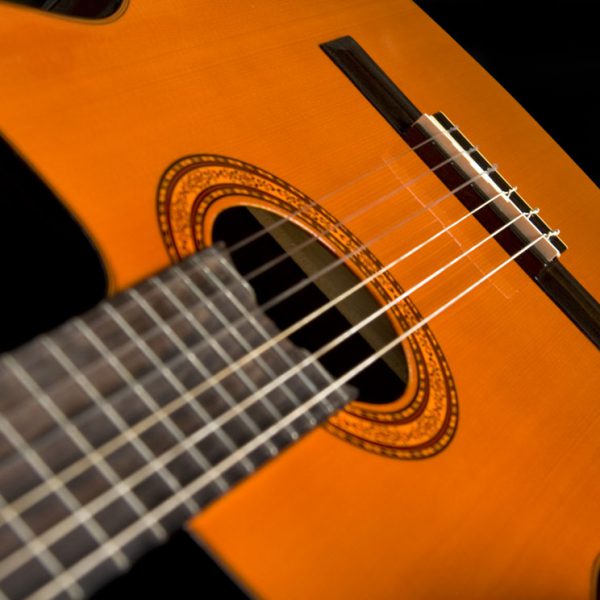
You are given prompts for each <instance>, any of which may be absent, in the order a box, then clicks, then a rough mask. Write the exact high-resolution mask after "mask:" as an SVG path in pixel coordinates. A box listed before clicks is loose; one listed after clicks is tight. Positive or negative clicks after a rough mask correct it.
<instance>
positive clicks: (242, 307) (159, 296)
mask: <svg viewBox="0 0 600 600" xmlns="http://www.w3.org/2000/svg"><path fill="white" fill-rule="evenodd" d="M278 333H279V332H278V330H277V328H276V327H275V326H274V324H273V323H272V322H271V321H270V320H269V319H268V318H267V317H265V316H264V314H262V313H261V311H260V310H259V309H258V307H257V306H256V301H255V298H254V295H253V292H252V290H251V288H250V287H249V286H248V284H247V283H246V282H245V280H244V279H243V278H242V277H241V276H240V275H239V273H237V271H236V270H235V268H234V267H233V265H232V263H231V261H230V260H229V257H228V256H227V254H226V252H225V251H224V250H223V249H221V248H217V247H213V248H210V249H208V250H205V251H203V252H201V253H199V254H197V255H195V256H193V257H192V258H190V259H188V260H186V261H184V262H182V263H180V264H178V265H176V266H174V267H171V268H169V269H167V270H166V271H164V272H162V273H161V274H159V275H157V276H155V277H152V278H150V279H148V280H145V281H144V282H142V283H141V284H140V285H138V286H136V287H134V288H132V289H130V290H127V291H126V292H124V293H122V294H120V295H119V296H116V297H114V298H112V299H110V300H108V301H105V302H102V303H101V304H100V305H99V306H98V307H96V308H95V309H94V310H92V311H91V312H89V313H88V314H86V315H84V316H82V317H78V318H75V319H73V320H71V321H69V322H68V323H67V324H65V325H63V326H62V327H60V328H59V329H57V330H56V331H54V332H52V333H51V334H49V335H44V336H41V337H39V338H36V339H35V340H33V341H32V342H30V343H29V344H27V345H26V346H24V347H22V348H20V349H18V350H17V351H16V352H14V353H12V354H7V355H3V356H2V357H0V409H1V413H2V414H1V420H0V494H1V496H0V503H1V505H2V521H0V559H1V562H0V589H1V590H2V591H3V592H4V594H5V595H6V596H7V597H9V598H22V597H27V596H29V595H31V594H34V593H35V592H38V593H39V594H40V596H41V597H42V596H43V597H45V598H47V597H65V598H77V597H81V596H85V595H88V594H89V593H91V592H93V591H94V590H96V589H98V588H99V587H100V586H101V585H103V584H104V583H106V582H107V581H108V580H110V579H111V578H112V577H113V576H115V575H116V574H118V573H119V572H122V571H124V570H126V569H128V568H129V566H130V565H131V564H132V562H133V561H134V560H135V559H136V558H137V557H139V556H140V555H141V554H143V553H144V552H145V551H147V550H148V549H150V548H151V547H153V546H156V545H157V544H160V543H161V542H163V541H164V540H165V539H166V538H167V537H168V535H169V534H170V533H171V532H173V531H174V530H175V529H177V528H178V527H180V526H181V525H182V524H183V523H184V522H185V521H186V520H187V519H188V518H189V517H190V516H192V515H194V514H195V513H197V512H198V511H200V510H201V509H203V508H204V507H206V506H207V505H208V504H209V503H210V502H212V501H214V500H215V499H217V498H218V497H220V496H221V495H223V494H224V493H225V492H226V491H227V490H228V489H229V488H231V487H232V486H233V485H234V484H235V483H237V482H238V481H240V480H241V479H243V478H245V477H246V476H247V475H249V474H250V473H252V472H253V471H255V470H256V468H257V467H259V466H260V465H262V464H263V463H264V462H265V461H267V460H268V459H270V458H272V457H273V456H275V455H277V454H278V453H279V452H281V450H282V449H284V448H285V447H286V446H288V445H289V444H290V443H292V442H293V441H295V440H296V439H298V438H299V437H300V436H301V435H303V434H304V433H306V432H308V431H310V430H311V429H313V428H314V427H315V426H316V425H317V424H318V423H320V422H322V421H323V420H325V419H326V418H327V417H328V416H330V415H331V414H333V413H334V412H335V411H336V410H337V409H339V408H341V407H342V406H343V405H344V404H346V403H347V402H348V401H350V400H351V399H352V397H353V390H351V389H350V388H348V387H343V388H338V387H337V386H335V385H332V384H333V380H332V378H331V376H330V375H329V374H328V373H327V372H326V371H325V370H324V369H323V368H322V367H321V366H320V365H319V364H318V363H316V362H312V363H311V364H308V365H306V366H305V368H303V369H298V368H295V365H298V363H299V362H300V361H302V360H303V359H305V357H306V353H305V352H304V351H302V350H300V349H298V348H296V347H294V346H293V345H292V344H291V343H290V342H289V341H288V340H286V339H283V340H280V341H278V342H277V343H270V344H269V343H266V342H267V341H268V340H273V338H274V337H275V336H276V335H277V334H278ZM257 349H258V350H257ZM255 350H256V351H255ZM253 351H255V352H253ZM278 378H279V379H280V380H281V382H280V383H279V384H277V385H274V382H277V381H278ZM328 388H331V392H330V393H328V394H327V395H325V397H324V398H323V399H322V400H320V401H319V402H316V403H315V402H314V401H313V402H312V403H311V402H310V401H311V399H313V398H315V396H317V395H318V394H319V393H320V392H322V391H324V390H326V389H328ZM263 390H264V391H263Z"/></svg>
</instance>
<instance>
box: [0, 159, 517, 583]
mask: <svg viewBox="0 0 600 600" xmlns="http://www.w3.org/2000/svg"><path fill="white" fill-rule="evenodd" d="M492 169H493V167H492V168H490V169H488V170H486V171H485V172H484V173H481V174H480V175H477V176H474V177H472V178H471V179H469V180H468V181H466V182H464V183H463V184H461V185H459V186H457V187H456V188H454V189H453V190H450V191H449V192H448V193H446V194H444V195H443V196H441V197H439V198H437V199H435V200H433V201H432V202H430V203H429V204H427V205H425V206H423V207H422V208H421V209H420V210H419V211H417V212H416V213H414V214H413V215H411V216H410V217H408V218H407V219H405V220H404V221H402V222H401V223H399V224H397V226H394V227H393V228H391V229H392V230H394V229H397V228H398V227H399V226H402V225H404V224H406V223H407V222H409V221H410V220H412V218H415V217H416V216H418V215H420V214H423V213H424V212H426V211H428V210H431V209H432V208H434V207H435V206H437V205H438V204H440V203H441V202H442V201H443V200H445V199H446V198H449V197H451V196H452V195H453V194H454V193H456V192H458V191H459V190H460V189H462V188H464V187H466V186H468V185H470V184H471V183H472V182H473V181H475V180H476V179H477V178H479V177H481V176H483V175H485V174H487V173H489V172H490V171H491V170H492ZM510 193H512V190H510V191H508V192H507V193H506V197H508V195H510ZM500 195H501V194H499V196H500ZM490 201H491V199H490V200H489V201H488V202H486V204H488V203H489V202H490ZM480 208H482V207H480ZM476 210H479V209H476ZM473 212H475V211H473ZM470 214H471V213H469V214H467V215H466V216H465V218H466V217H468V216H469V215H470ZM461 221H462V219H461ZM387 233H388V234H389V230H388V231H387ZM442 233H443V232H440V233H438V234H436V236H435V238H437V237H439V236H440V235H441V234H442ZM379 238H381V234H379V235H377V236H376V239H379ZM369 243H372V240H369ZM366 247H367V245H366V244H362V245H361V246H360V247H358V248H356V249H355V250H354V251H352V252H351V253H349V254H346V255H344V256H341V257H340V258H338V259H336V260H335V261H333V262H332V263H329V264H328V265H327V266H326V267H325V268H323V269H322V270H320V271H318V272H316V273H314V274H313V275H312V276H311V277H307V278H304V279H302V280H301V281H300V282H298V283H297V284H295V285H294V286H292V287H291V288H288V289H286V290H284V291H283V292H282V293H280V294H278V295H277V296H275V297H274V298H272V299H271V300H269V301H267V302H266V303H264V304H262V305H261V306H259V307H257V308H255V309H253V310H252V311H250V312H249V313H247V314H246V315H243V316H241V317H240V318H239V319H237V320H236V321H234V322H233V323H231V324H230V327H231V328H237V327H239V326H240V325H242V324H244V323H245V322H246V320H247V318H248V316H251V315H256V316H257V315H259V314H262V313H263V312H265V311H267V310H269V309H271V308H273V307H274V306H276V305H277V304H279V303H280V302H282V301H283V300H285V299H287V298H289V297H290V296H292V295H293V294H295V293H297V292H298V291H300V290H301V289H303V288H304V287H306V286H307V285H309V284H310V283H311V282H312V281H314V280H316V279H317V278H320V277H322V276H323V275H324V274H326V273H327V272H329V271H330V270H331V269H333V268H335V267H336V266H338V265H341V264H343V262H344V261H345V260H346V259H348V258H350V257H352V256H353V255H355V254H356V253H358V252H360V251H361V250H364V249H365V248H366ZM414 251H416V249H415V250H414ZM414 251H413V252H411V253H409V254H407V256H406V257H405V258H407V257H408V256H409V255H410V254H412V253H414ZM403 260H404V259H403ZM398 262H400V261H397V262H396V263H395V264H397V263H398ZM174 268H175V269H178V268H179V267H177V266H176V267H174ZM387 268H390V267H387ZM387 268H386V267H384V268H382V269H381V270H380V272H379V275H381V274H383V273H384V272H385V271H386V270H387ZM377 276H378V275H372V276H370V277H369V278H368V280H367V283H370V282H371V281H372V280H373V279H375V278H376V277H377ZM363 281H364V280H363ZM365 285H366V284H365ZM359 287H363V286H362V285H360V282H359V284H357V286H355V291H356V290H357V289H359ZM350 293H351V292H349V291H346V292H345V293H344V294H343V298H347V297H348V296H349V295H350ZM343 298H342V297H338V298H334V299H333V300H331V301H330V302H329V303H328V305H327V306H328V308H331V307H332V306H334V305H335V304H337V302H339V301H341V300H342V299H343ZM325 310H326V309H324V308H321V309H317V311H315V313H313V314H312V315H311V314H309V315H307V316H306V317H305V318H304V319H303V321H302V323H303V325H305V324H307V323H308V322H309V321H310V320H312V319H313V318H316V317H317V316H319V315H320V314H323V313H324V312H325ZM300 327H301V325H291V326H290V328H288V329H287V330H286V331H285V332H282V334H280V336H278V340H280V339H282V338H283V337H286V336H287V335H291V333H292V332H293V331H297V330H298V329H300ZM226 332H227V329H226V328H223V329H221V330H219V331H218V332H217V333H216V334H214V335H213V338H212V339H218V338H219V337H220V335H222V334H224V333H226ZM209 342H210V340H206V339H203V340H201V341H200V342H198V343H197V344H195V345H194V346H192V347H191V348H190V350H191V351H194V352H195V351H198V350H199V349H200V348H201V347H203V346H204V345H206V344H207V343H209ZM131 343H133V341H132V342H131ZM275 343H276V342H273V341H272V339H271V340H267V341H266V342H265V343H264V344H262V345H261V346H259V347H258V348H257V349H256V350H257V351H259V353H263V352H265V351H267V350H268V349H269V348H271V347H272V346H273V345H274V344H275ZM254 356H255V355H254ZM185 359H186V357H185V355H183V354H177V355H176V356H175V358H173V359H172V360H170V361H167V363H166V364H165V366H166V367H169V368H173V367H175V366H176V365H178V364H179V363H180V362H182V361H184V360H185ZM246 362H248V361H244V359H241V361H240V362H237V363H233V364H232V365H228V366H227V367H225V368H223V369H222V370H221V371H219V372H218V373H216V374H215V375H213V376H212V378H211V379H209V380H207V381H206V382H204V384H205V387H203V388H202V389H201V390H194V393H202V391H205V390H206V389H208V388H209V387H212V386H213V385H215V384H216V383H218V382H219V381H221V380H222V379H224V378H225V377H227V376H228V375H230V374H231V373H232V372H233V371H235V370H237V369H238V368H239V367H240V366H243V364H246ZM158 376H159V373H158V372H157V371H151V372H150V373H148V374H147V375H146V376H144V377H142V378H141V379H140V380H139V382H140V383H144V382H145V380H147V382H149V381H151V380H153V379H154V378H156V377H158ZM201 385H202V384H201ZM127 391H128V389H127V388H123V389H122V390H120V391H118V392H115V393H114V394H113V398H110V397H109V398H107V400H111V399H114V400H116V399H117V398H119V397H120V395H121V394H123V393H126V392H127ZM187 399H189V398H188V397H185V401H187ZM173 403H175V404H173ZM183 403H184V401H183V400H180V401H177V399H176V400H174V401H172V402H171V403H169V404H167V405H165V406H164V407H162V408H161V411H160V416H164V417H168V416H169V415H170V414H172V412H174V411H175V410H177V409H178V408H180V407H181V406H182V405H183ZM93 408H94V407H93V406H92V407H90V408H88V409H87V410H84V411H81V412H80V413H79V414H78V415H76V416H75V417H74V418H72V419H71V422H72V423H75V424H77V423H78V422H79V421H81V420H82V419H83V418H85V417H86V415H88V414H89V413H90V411H92V410H93ZM151 416H152V415H151ZM145 423H146V419H144V420H142V421H139V422H138V423H136V425H135V426H134V427H133V428H132V429H128V431H127V434H128V436H129V435H130V434H131V433H132V432H136V430H137V428H138V427H139V426H141V425H142V424H145ZM148 426H150V425H148ZM145 429H146V427H144V428H143V429H141V431H145ZM57 434H58V433H57ZM127 441H128V439H127V436H123V434H120V435H117V436H115V438H113V439H111V440H109V441H108V442H106V443H105V444H103V445H102V446H100V447H99V448H98V449H97V451H96V453H97V454H98V456H100V457H103V456H106V455H107V454H108V453H109V452H113V451H114V450H116V449H118V448H119V447H120V446H122V445H123V444H125V443H127ZM88 464H89V459H88V458H86V457H82V458H81V459H79V460H77V461H75V462H74V463H72V464H71V465H69V466H68V467H66V468H65V469H63V471H62V472H60V473H58V474H57V477H61V478H66V480H67V481H70V480H71V479H72V478H73V477H76V476H77V475H78V474H80V473H81V472H82V471H83V470H84V469H85V468H87V465H88ZM43 489H44V483H43V482H42V483H40V484H39V485H38V486H36V487H34V488H32V489H31V490H29V491H28V492H26V493H25V494H23V495H22V496H21V497H20V498H17V499H15V500H13V503H14V504H15V505H17V506H18V507H19V510H24V509H25V508H26V507H28V506H31V505H32V504H34V503H35V502H37V501H38V500H39V499H40V494H41V493H42V491H43ZM0 572H2V567H0Z"/></svg>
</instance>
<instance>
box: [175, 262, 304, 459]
mask: <svg viewBox="0 0 600 600" xmlns="http://www.w3.org/2000/svg"><path fill="white" fill-rule="evenodd" d="M203 271H204V272H205V274H206V275H207V276H208V278H209V279H210V280H211V281H212V282H213V283H214V284H215V286H216V287H217V288H218V289H219V290H220V291H221V293H222V294H224V295H225V296H226V297H227V298H228V299H229V300H230V302H232V304H233V305H234V306H235V307H236V308H237V309H238V311H239V315H237V316H236V317H235V319H234V322H235V321H237V320H238V319H239V318H240V317H244V316H246V317H247V318H248V320H249V321H250V322H251V323H252V324H253V325H254V326H255V328H256V330H257V331H258V332H259V333H263V331H264V330H263V329H262V327H261V326H260V324H258V322H257V321H256V319H253V317H252V316H250V315H251V313H250V311H248V309H247V308H246V307H244V306H243V305H242V304H241V303H240V301H239V300H238V299H237V298H236V296H235V295H234V294H233V293H232V292H231V291H230V290H229V289H227V288H224V287H223V285H222V283H221V282H220V280H219V279H218V278H217V277H215V276H214V275H213V274H212V273H211V272H210V271H208V270H204V269H203ZM181 274H182V280H183V281H184V283H185V284H186V285H187V286H188V287H189V288H190V290H192V292H193V293H194V294H195V295H196V297H197V298H199V299H200V300H201V301H202V302H203V303H205V304H206V305H207V306H209V307H211V309H212V311H213V314H215V315H216V316H217V319H218V320H219V321H220V323H221V324H222V325H223V327H227V325H228V321H227V319H226V318H225V316H224V315H223V313H222V312H221V311H220V310H219V309H218V308H217V307H216V305H215V304H214V302H212V300H211V299H210V298H207V297H206V296H204V294H203V293H202V291H201V290H200V288H199V287H198V286H197V285H196V284H195V283H194V282H193V281H192V280H191V279H190V278H189V277H188V276H187V275H186V274H185V273H184V272H182V273H181ZM228 331H229V332H230V333H231V334H232V336H233V337H234V339H235V340H236V342H237V343H238V344H239V345H240V346H241V347H242V348H243V349H244V351H245V353H248V352H250V351H251V350H252V349H253V346H252V345H251V344H250V343H249V342H248V340H246V339H245V338H244V337H243V336H241V335H240V333H239V330H238V329H237V328H236V327H230V328H229V330H228ZM264 339H267V338H266V335H265V337H264ZM213 347H215V349H216V350H217V351H218V352H220V353H223V354H224V356H225V357H226V359H227V360H228V361H229V362H230V363H231V362H232V358H231V357H230V356H229V355H228V354H227V352H226V351H225V350H224V348H223V347H222V346H221V345H219V344H216V343H215V344H214V346H213ZM256 364H258V365H259V366H260V367H261V368H262V369H264V371H265V372H266V373H267V374H268V375H269V376H270V377H273V376H274V375H275V373H274V371H273V370H272V369H271V368H270V367H269V365H268V364H267V363H266V362H265V360H264V359H263V358H262V356H259V357H258V358H257V359H256ZM236 375H237V376H238V377H239V378H240V379H241V380H242V381H243V382H244V383H245V385H246V386H247V387H248V389H249V390H250V391H252V392H256V391H257V389H258V388H257V386H256V384H255V383H253V380H252V379H251V378H250V377H249V376H248V374H247V373H246V372H245V371H244V369H243V368H241V369H238V370H237V371H236ZM282 389H283V390H284V392H285V393H286V395H287V396H288V398H292V393H291V391H290V390H289V388H288V387H287V386H286V385H284V386H282ZM292 404H295V402H294V401H293V399H292ZM261 407H265V408H266V409H267V410H268V411H269V413H271V416H272V417H273V421H272V422H274V421H275V420H277V419H278V418H279V417H281V416H282V414H283V413H282V412H281V411H280V410H279V409H278V408H277V407H276V406H274V405H273V404H272V403H271V402H267V401H266V399H264V400H263V401H261V402H260V403H258V402H257V403H256V405H255V406H254V407H253V409H254V410H253V411H252V412H256V411H257V410H260V408H261ZM242 414H243V415H250V414H252V413H251V412H250V411H249V410H248V411H244V412H243V413H242ZM255 418H257V417H255ZM247 420H248V421H250V423H252V424H253V427H252V431H253V432H254V433H258V431H260V429H259V428H258V427H256V425H254V422H253V420H252V419H251V418H250V417H248V419H247ZM266 447H267V449H268V450H269V452H271V453H272V454H274V453H275V452H276V448H275V447H274V446H273V445H272V444H270V443H269V444H267V445H266Z"/></svg>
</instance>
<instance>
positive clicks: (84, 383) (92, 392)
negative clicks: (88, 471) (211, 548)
mask: <svg viewBox="0 0 600 600" xmlns="http://www.w3.org/2000/svg"><path fill="white" fill-rule="evenodd" d="M46 340H47V344H48V345H49V347H50V349H51V351H52V352H53V354H54V356H55V357H56V359H57V360H58V361H59V362H60V363H61V365H62V366H63V368H64V369H65V370H66V371H67V372H68V373H69V375H70V376H71V377H72V378H73V379H74V380H75V381H76V382H77V383H78V384H79V385H80V386H81V388H82V389H83V390H84V391H85V393H86V394H87V395H88V397H89V398H90V399H91V400H92V402H93V403H94V406H95V407H97V409H98V410H99V411H100V413H101V414H102V415H104V416H106V417H107V418H108V420H109V421H110V422H111V423H112V424H113V425H114V426H115V427H116V428H117V431H118V432H119V435H125V436H126V437H129V438H130V442H131V438H132V437H133V436H131V435H129V436H128V434H129V427H128V425H127V423H126V421H125V420H124V419H123V417H121V415H120V414H119V413H118V412H117V411H116V410H115V409H114V408H113V407H112V405H111V404H110V403H109V402H105V399H104V398H103V396H102V395H101V394H100V393H99V392H98V390H97V389H96V388H95V387H94V386H93V385H92V383H91V382H90V381H89V379H88V378H87V377H86V376H85V375H84V374H83V373H82V372H81V371H79V370H78V369H77V367H75V365H74V364H73V362H72V361H71V359H70V358H69V357H68V356H67V355H66V354H65V353H64V352H63V350H62V348H60V347H59V346H58V345H57V344H56V343H55V342H54V341H53V340H52V339H51V338H46ZM134 439H135V438H134ZM133 446H134V447H135V448H136V450H137V451H138V452H140V454H142V450H141V449H140V448H138V445H137V444H133ZM96 456H100V457H101V458H103V457H102V455H100V454H99V453H98V450H97V449H95V448H94V452H93V453H92V454H91V456H88V458H91V459H92V460H91V464H92V465H93V466H98V463H97V461H96V460H95V457H96ZM142 456H144V458H146V459H148V458H149V456H148V454H146V453H143V454H142ZM104 462H105V461H104ZM111 470H112V469H111ZM112 471H113V473H114V476H109V481H110V482H111V484H112V485H113V486H114V487H115V488H116V489H118V490H119V491H120V492H121V496H122V497H123V499H124V500H125V501H126V502H127V504H128V505H129V507H130V508H131V509H132V510H133V512H134V513H135V514H136V515H137V516H138V518H141V519H143V518H144V515H145V514H146V507H145V506H144V504H143V503H142V501H141V500H140V499H139V498H138V497H137V495H136V494H135V492H134V491H133V489H131V488H129V487H127V486H126V485H124V484H123V481H122V479H121V477H120V476H119V475H118V474H117V473H116V472H115V471H114V470H112ZM156 525H158V523H153V524H152V527H156ZM155 534H156V535H157V537H158V538H159V539H163V538H164V537H165V536H166V532H165V531H164V529H162V528H159V529H157V530H156V531H155Z"/></svg>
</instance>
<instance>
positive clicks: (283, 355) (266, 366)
mask: <svg viewBox="0 0 600 600" xmlns="http://www.w3.org/2000/svg"><path fill="white" fill-rule="evenodd" d="M218 260H219V262H220V263H221V265H223V267H224V268H225V269H226V270H227V271H228V272H229V273H230V274H231V275H232V276H235V274H236V272H235V268H234V267H233V264H232V263H231V262H230V261H227V260H225V258H224V257H223V256H222V255H221V254H220V255H219V257H218ZM201 268H202V270H203V271H204V272H205V273H206V274H207V276H208V277H209V278H210V279H212V280H214V282H215V283H216V285H217V286H219V288H220V289H221V290H222V292H223V293H224V294H225V295H226V296H227V297H228V298H229V300H230V301H231V302H232V303H233V304H234V305H235V306H236V307H237V308H238V310H239V311H240V312H241V313H242V314H244V307H243V306H242V305H241V303H240V302H239V300H238V299H237V298H235V296H234V295H233V294H232V293H231V291H230V290H228V289H227V288H226V287H225V286H224V285H223V282H222V281H220V280H218V279H216V278H215V277H214V276H213V275H212V274H211V273H210V271H209V270H208V269H205V268H203V267H201ZM184 281H185V283H186V284H187V285H188V287H190V289H192V291H193V292H194V293H195V294H196V295H197V296H198V297H199V298H200V299H201V300H202V299H203V298H202V295H201V293H199V290H197V286H196V285H195V284H194V282H193V281H191V280H190V278H189V277H185V278H184ZM204 301H206V302H209V299H204ZM248 316H249V318H248V320H249V321H250V322H251V323H252V324H253V325H254V327H255V329H256V330H257V331H258V332H259V333H260V334H261V336H262V339H263V341H267V340H270V339H271V337H272V336H271V335H270V334H269V332H268V331H267V330H266V329H265V328H264V327H263V325H262V324H261V323H260V321H258V320H257V318H256V316H255V315H253V314H252V312H249V313H248ZM232 329H233V330H234V332H235V334H236V337H237V338H238V339H239V341H240V343H242V344H243V345H244V349H245V350H246V351H247V352H251V351H252V350H253V349H252V348H251V347H250V346H249V345H248V344H247V343H246V342H245V340H244V339H243V337H242V336H241V335H240V334H239V331H238V330H237V329H236V328H235V327H233V328H232ZM273 349H274V350H275V352H276V354H277V355H278V356H279V357H280V358H281V359H282V360H283V362H284V363H285V364H286V365H288V366H289V367H292V366H293V365H294V362H293V361H292V360H291V358H290V356H289V354H288V353H287V352H285V351H284V350H283V349H282V348H281V346H280V345H279V344H275V345H274V346H273ZM256 362H257V363H258V364H260V365H261V366H262V367H263V369H265V371H266V372H267V373H268V374H269V375H270V376H271V377H275V376H276V374H275V372H274V371H273V369H271V367H270V366H269V364H268V363H267V362H266V361H265V360H264V358H262V355H260V354H259V355H258V357H257V359H256ZM299 377H300V379H301V380H302V382H303V383H304V385H306V386H307V387H308V388H309V389H310V390H311V392H314V393H316V391H317V388H316V386H315V385H314V383H313V382H312V381H311V380H310V379H309V378H308V377H306V375H305V374H304V373H301V374H300V376H299ZM282 389H283V390H284V392H285V394H286V396H287V397H288V398H289V399H290V400H291V401H292V403H293V404H294V406H298V402H299V400H298V398H297V397H296V396H295V395H294V394H293V393H292V391H291V390H290V388H289V385H288V384H284V385H283V386H282ZM278 416H282V414H281V413H279V415H278ZM306 418H307V421H308V423H309V424H310V425H311V426H313V427H314V426H315V425H316V424H317V421H316V419H315V418H314V416H313V415H312V414H308V415H307V417H306ZM289 433H290V435H293V433H294V432H293V431H292V430H289Z"/></svg>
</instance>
